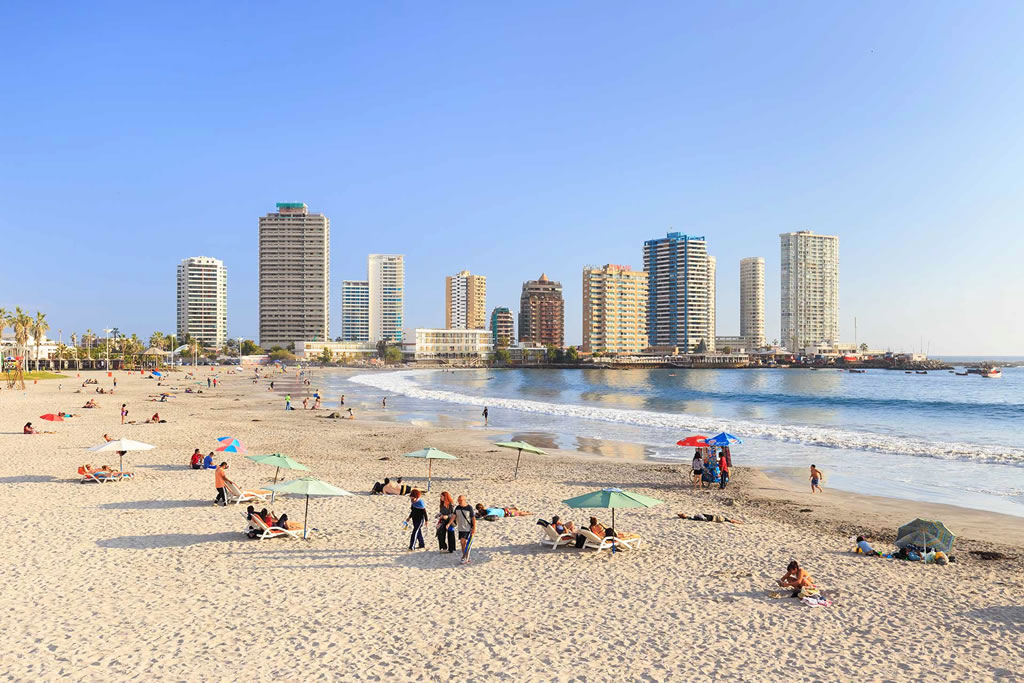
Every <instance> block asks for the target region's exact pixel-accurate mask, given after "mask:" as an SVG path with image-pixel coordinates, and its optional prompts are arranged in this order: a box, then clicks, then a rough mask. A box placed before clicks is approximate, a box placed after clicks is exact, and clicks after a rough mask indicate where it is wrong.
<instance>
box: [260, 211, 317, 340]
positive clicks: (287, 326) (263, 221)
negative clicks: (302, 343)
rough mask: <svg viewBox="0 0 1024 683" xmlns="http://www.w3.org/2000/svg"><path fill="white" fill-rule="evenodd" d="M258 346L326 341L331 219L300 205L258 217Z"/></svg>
mask: <svg viewBox="0 0 1024 683" xmlns="http://www.w3.org/2000/svg"><path fill="white" fill-rule="evenodd" d="M259 248H260V272H259V301H260V304H259V305H260V345H261V346H263V347H270V346H286V345H288V344H291V343H293V342H296V341H298V340H300V339H304V340H315V339H320V340H323V339H328V338H329V337H330V310H331V292H330V279H331V221H330V220H328V218H327V216H324V215H323V214H319V213H309V209H308V208H306V205H305V204H303V203H301V202H279V203H278V204H277V212H276V213H268V214H267V215H266V216H262V217H261V218H260V227H259Z"/></svg>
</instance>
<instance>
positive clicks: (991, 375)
mask: <svg viewBox="0 0 1024 683" xmlns="http://www.w3.org/2000/svg"><path fill="white" fill-rule="evenodd" d="M981 376H982V377H987V378H988V379H999V378H1000V377H1002V376H1003V371H1002V370H1000V369H999V368H986V369H985V370H984V371H983V372H982V373H981Z"/></svg>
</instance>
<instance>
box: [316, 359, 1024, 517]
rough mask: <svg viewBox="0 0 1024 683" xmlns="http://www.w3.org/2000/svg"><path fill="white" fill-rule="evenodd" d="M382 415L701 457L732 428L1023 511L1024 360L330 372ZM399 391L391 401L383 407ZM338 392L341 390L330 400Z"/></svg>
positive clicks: (870, 473) (341, 388) (923, 495)
mask: <svg viewBox="0 0 1024 683" xmlns="http://www.w3.org/2000/svg"><path fill="white" fill-rule="evenodd" d="M316 383H317V384H321V385H323V386H324V387H325V388H326V389H327V391H328V395H329V396H334V395H335V392H337V393H346V391H347V393H348V395H349V396H350V398H349V399H347V400H346V405H352V404H353V403H356V404H357V405H359V406H360V409H367V410H370V409H372V410H374V412H375V415H374V416H375V417H380V416H382V415H386V416H387V417H389V418H391V419H398V420H408V421H423V422H428V423H438V424H451V425H453V426H470V427H472V426H477V425H480V423H481V417H480V412H481V410H482V408H483V406H485V405H486V406H488V409H489V411H490V418H491V419H490V427H491V428H497V429H500V430H503V431H507V433H508V434H509V435H517V436H524V435H525V436H526V438H527V440H530V441H531V442H532V443H537V445H540V446H542V447H543V446H544V445H547V446H552V447H554V446H557V447H561V448H567V449H571V450H581V451H584V452H587V453H591V454H600V455H605V456H608V457H617V458H632V459H649V460H661V461H679V462H688V461H689V459H690V457H692V450H689V449H683V448H680V447H678V446H675V445H674V444H675V442H676V441H677V440H678V439H680V438H683V437H684V436H687V435H690V434H697V433H700V434H714V433H717V432H719V431H722V430H725V431H728V432H730V433H732V434H735V435H737V436H739V437H740V438H742V439H743V441H744V443H743V445H741V446H739V447H737V448H736V449H734V462H736V463H737V464H740V465H752V466H756V467H762V468H765V469H768V470H779V471H786V472H788V473H792V472H800V473H801V474H802V472H804V471H806V469H807V467H808V466H809V465H810V464H811V463H814V464H816V465H817V466H818V467H819V468H820V469H823V470H825V474H826V482H827V484H828V486H830V487H834V488H838V489H844V490H849V491H855V492H861V493H869V494H875V495H884V496H893V497H900V498H907V499H911V500H925V501H930V502H940V503H949V504H953V505H961V506H964V507H971V508H977V509H984V510H991V511H996V512H1003V513H1007V514H1013V515H1018V516H1024V368H1006V369H1004V371H1003V377H1002V378H1001V379H984V378H982V377H980V376H977V375H969V376H966V377H964V376H957V375H955V374H952V373H949V372H946V371H941V372H936V371H931V372H929V373H928V374H926V375H918V374H916V373H915V374H905V373H903V372H895V371H885V370H868V371H867V372H865V373H862V374H851V373H846V372H840V371H837V370H783V369H765V370H683V369H676V370H669V369H660V370H548V369H524V370H487V369H480V370H457V371H438V370H411V371H397V372H369V373H354V374H353V373H329V372H324V371H317V375H316ZM385 395H386V396H388V397H389V398H388V410H387V412H386V413H385V411H383V410H380V409H379V402H380V397H382V396H385ZM333 403H336V401H334V400H332V401H330V402H329V405H331V404H333Z"/></svg>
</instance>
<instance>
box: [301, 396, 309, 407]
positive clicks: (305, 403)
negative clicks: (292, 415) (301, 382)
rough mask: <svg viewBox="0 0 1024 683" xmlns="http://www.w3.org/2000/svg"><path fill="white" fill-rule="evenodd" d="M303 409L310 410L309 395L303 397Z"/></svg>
mask: <svg viewBox="0 0 1024 683" xmlns="http://www.w3.org/2000/svg"><path fill="white" fill-rule="evenodd" d="M302 409H303V410H309V396H306V397H304V398H303V399H302Z"/></svg>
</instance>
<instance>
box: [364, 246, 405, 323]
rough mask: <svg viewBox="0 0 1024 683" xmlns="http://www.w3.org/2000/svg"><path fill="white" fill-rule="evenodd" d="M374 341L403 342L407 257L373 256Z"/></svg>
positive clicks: (370, 272)
mask: <svg viewBox="0 0 1024 683" xmlns="http://www.w3.org/2000/svg"><path fill="white" fill-rule="evenodd" d="M366 270H367V280H368V281H369V283H370V341H372V342H379V341H385V342H400V341H402V326H403V325H404V324H405V256H403V255H402V254H370V255H369V256H368V257H367V260H366Z"/></svg>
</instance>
